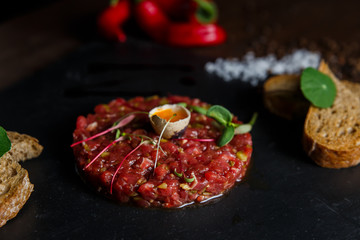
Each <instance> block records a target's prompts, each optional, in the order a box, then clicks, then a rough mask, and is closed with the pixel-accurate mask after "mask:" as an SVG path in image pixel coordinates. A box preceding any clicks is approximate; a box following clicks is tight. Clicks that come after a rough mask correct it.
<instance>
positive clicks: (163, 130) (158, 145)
mask: <svg viewBox="0 0 360 240" xmlns="http://www.w3.org/2000/svg"><path fill="white" fill-rule="evenodd" d="M175 116H176V113H174V114H173V116H172V117H171V118H169V120H168V121H167V122H166V124H165V126H164V128H163V129H162V131H161V133H160V136H159V139H158V143H157V147H156V158H155V165H154V170H155V168H156V164H157V161H158V158H159V148H160V142H161V138H162V135H163V134H164V132H165V129H166V127H167V126H168V125H169V123H170V121H171V119H173V118H174V117H175ZM154 174H155V171H154Z"/></svg>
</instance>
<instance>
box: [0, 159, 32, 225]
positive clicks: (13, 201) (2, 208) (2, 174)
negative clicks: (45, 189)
mask: <svg viewBox="0 0 360 240" xmlns="http://www.w3.org/2000/svg"><path fill="white" fill-rule="evenodd" d="M33 188H34V185H33V184H31V183H30V180H29V176H28V172H27V171H26V170H25V169H23V168H22V167H21V166H20V164H19V163H18V162H17V161H15V160H14V159H13V157H12V155H11V154H10V153H9V152H8V153H6V154H4V155H3V156H2V157H1V158H0V227H2V226H3V225H4V224H5V223H6V222H7V221H8V220H10V219H12V218H14V217H15V216H16V215H17V213H18V212H19V211H20V209H21V208H22V207H23V206H24V204H25V203H26V201H27V200H28V198H29V197H30V194H31V192H32V190H33Z"/></svg>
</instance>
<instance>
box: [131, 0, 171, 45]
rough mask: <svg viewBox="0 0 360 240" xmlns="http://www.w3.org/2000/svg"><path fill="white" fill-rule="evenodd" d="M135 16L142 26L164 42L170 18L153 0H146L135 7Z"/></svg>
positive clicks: (159, 40) (149, 33)
mask: <svg viewBox="0 0 360 240" xmlns="http://www.w3.org/2000/svg"><path fill="white" fill-rule="evenodd" d="M135 17H136V19H137V21H138V24H139V25H140V27H141V28H142V29H143V30H144V31H145V32H146V33H147V34H148V35H149V36H151V37H152V38H154V39H155V40H156V41H158V42H164V40H165V39H166V35H167V30H168V28H169V25H170V20H169V19H168V17H167V16H166V15H165V14H164V12H163V11H162V10H161V9H160V8H159V6H158V5H157V4H155V3H154V2H153V1H151V0H144V1H141V2H140V3H138V4H137V5H136V7H135Z"/></svg>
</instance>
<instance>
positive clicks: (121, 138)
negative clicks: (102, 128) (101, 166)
mask: <svg viewBox="0 0 360 240" xmlns="http://www.w3.org/2000/svg"><path fill="white" fill-rule="evenodd" d="M124 138H125V137H119V138H118V139H116V140H115V141H112V142H111V143H110V144H109V145H107V146H106V147H105V148H104V149H103V150H101V152H100V153H99V154H98V155H96V157H94V159H93V160H91V162H89V163H88V164H87V165H86V166H85V167H84V168H83V170H85V169H87V168H88V167H89V166H90V165H91V164H93V163H94V162H95V161H96V159H98V158H99V157H100V156H101V154H103V153H104V152H105V151H106V150H107V149H109V147H111V146H112V145H114V144H115V143H117V142H119V141H121V140H123V139H124Z"/></svg>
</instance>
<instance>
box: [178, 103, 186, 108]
mask: <svg viewBox="0 0 360 240" xmlns="http://www.w3.org/2000/svg"><path fill="white" fill-rule="evenodd" d="M177 105H179V106H182V107H186V106H187V104H186V103H184V102H179V103H177Z"/></svg>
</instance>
